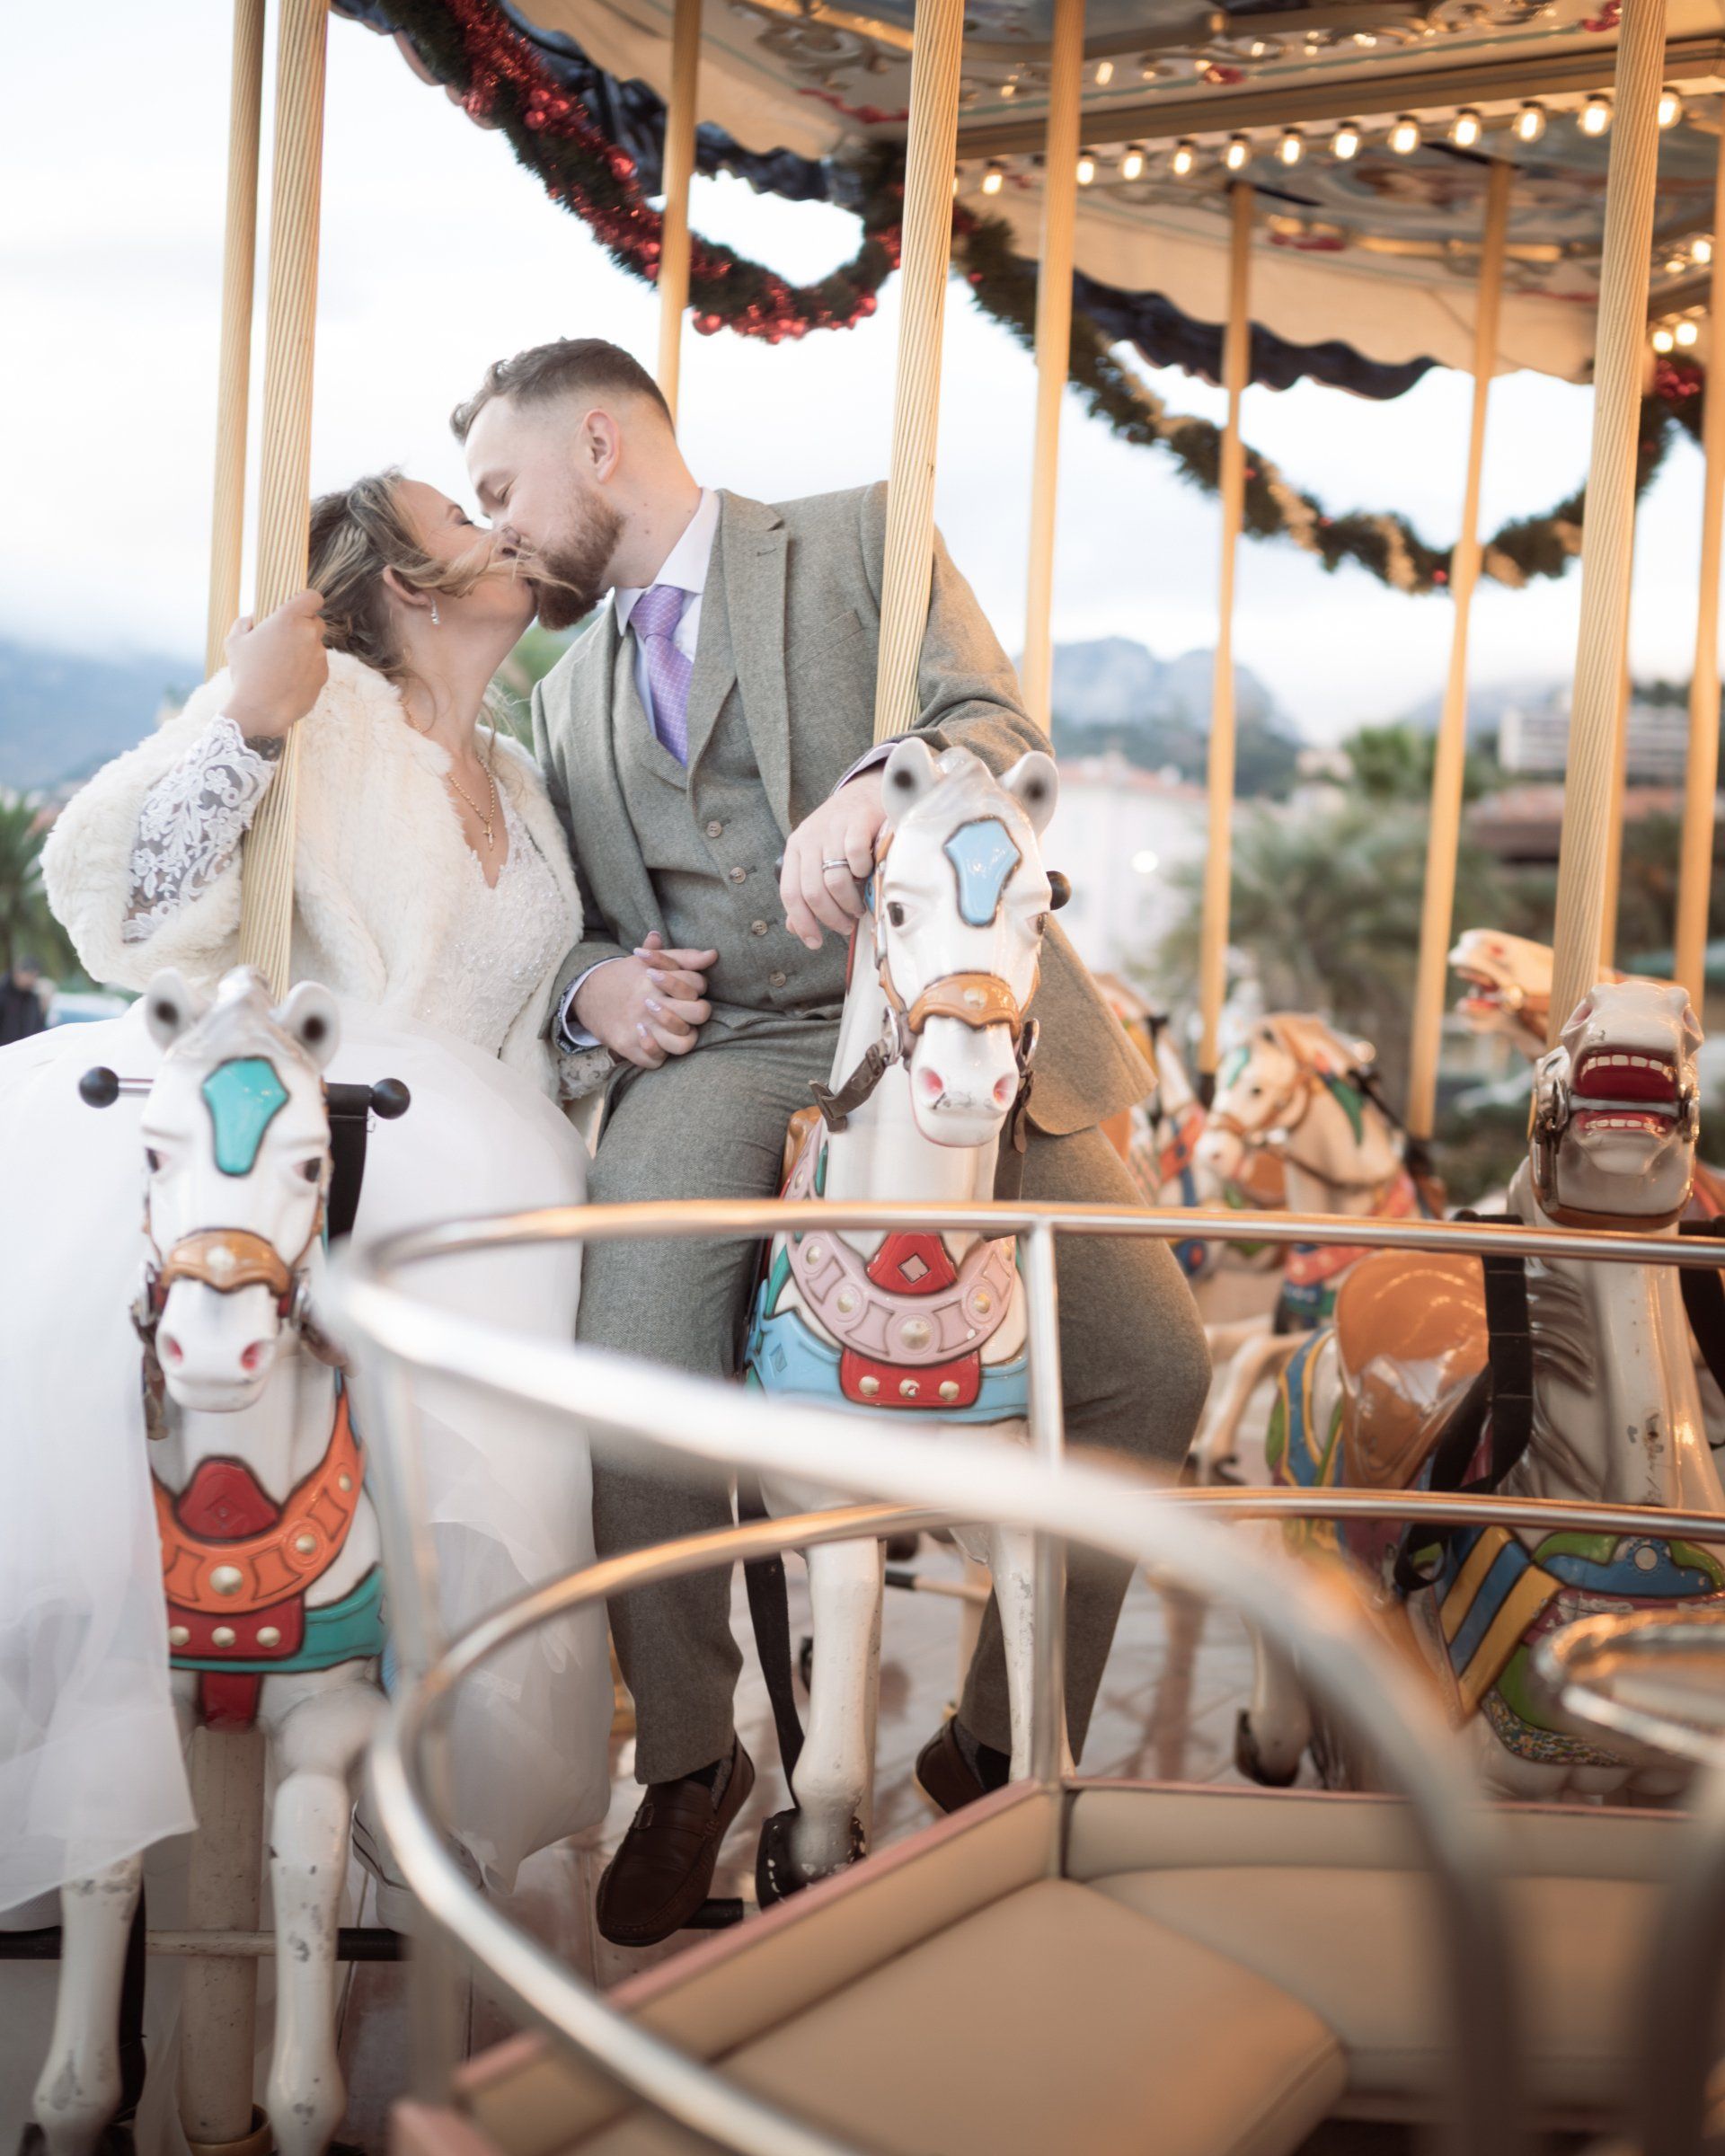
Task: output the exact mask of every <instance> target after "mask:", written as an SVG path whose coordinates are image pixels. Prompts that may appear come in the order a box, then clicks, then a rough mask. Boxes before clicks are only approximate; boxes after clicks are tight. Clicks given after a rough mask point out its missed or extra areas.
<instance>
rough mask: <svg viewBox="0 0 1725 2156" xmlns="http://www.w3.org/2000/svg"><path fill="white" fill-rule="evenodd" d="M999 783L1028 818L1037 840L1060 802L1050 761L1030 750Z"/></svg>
mask: <svg viewBox="0 0 1725 2156" xmlns="http://www.w3.org/2000/svg"><path fill="white" fill-rule="evenodd" d="M1001 784H1002V785H1003V786H1004V788H1005V789H1006V791H1007V792H1008V793H1010V794H1011V795H1012V797H1013V800H1015V801H1016V802H1017V803H1018V805H1019V807H1020V808H1022V810H1023V811H1024V813H1025V815H1026V816H1028V817H1030V819H1031V830H1033V831H1034V832H1035V833H1036V835H1037V836H1038V837H1039V838H1040V837H1041V835H1042V834H1043V833H1044V832H1045V831H1046V830H1047V829H1048V819H1049V817H1052V816H1053V814H1054V809H1055V804H1056V802H1057V801H1058V800H1059V799H1060V779H1059V774H1058V773H1057V772H1056V770H1055V768H1054V758H1053V757H1052V756H1049V755H1044V754H1043V752H1042V751H1041V750H1040V749H1039V748H1032V749H1030V750H1028V751H1027V752H1026V753H1025V754H1024V755H1022V756H1021V757H1020V758H1019V759H1018V762H1017V763H1016V764H1013V768H1012V769H1011V770H1010V771H1009V772H1008V773H1006V776H1005V777H1004V779H1003V780H1002V781H1001Z"/></svg>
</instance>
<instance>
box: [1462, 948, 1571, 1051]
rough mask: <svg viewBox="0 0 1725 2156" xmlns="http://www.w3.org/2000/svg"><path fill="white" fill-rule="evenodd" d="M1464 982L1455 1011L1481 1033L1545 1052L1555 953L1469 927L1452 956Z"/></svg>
mask: <svg viewBox="0 0 1725 2156" xmlns="http://www.w3.org/2000/svg"><path fill="white" fill-rule="evenodd" d="M1449 962H1450V965H1451V966H1452V967H1453V968H1455V972H1456V974H1457V975H1458V976H1459V977H1460V979H1461V983H1462V993H1461V994H1460V995H1459V996H1458V997H1457V998H1456V1002H1455V1009H1456V1011H1457V1012H1458V1013H1459V1014H1460V1016H1462V1017H1463V1018H1464V1019H1465V1020H1466V1021H1467V1022H1468V1024H1469V1025H1470V1026H1472V1027H1473V1030H1474V1031H1475V1032H1476V1033H1497V1034H1500V1035H1501V1036H1502V1037H1503V1038H1504V1039H1506V1040H1508V1041H1512V1042H1513V1043H1514V1044H1515V1046H1516V1047H1518V1048H1520V1049H1522V1050H1523V1051H1524V1052H1525V1053H1526V1054H1528V1055H1530V1056H1539V1055H1542V1054H1544V1047H1545V1037H1546V1028H1547V1026H1548V1025H1549V1023H1550V1021H1551V1011H1552V949H1551V945H1550V944H1549V943H1533V942H1530V941H1528V939H1527V938H1526V936H1510V935H1506V934H1504V933H1503V932H1502V931H1501V930H1500V929H1495V928H1470V929H1464V931H1463V932H1462V935H1461V938H1460V940H1459V941H1457V943H1456V945H1455V950H1452V951H1451V952H1450V954H1449Z"/></svg>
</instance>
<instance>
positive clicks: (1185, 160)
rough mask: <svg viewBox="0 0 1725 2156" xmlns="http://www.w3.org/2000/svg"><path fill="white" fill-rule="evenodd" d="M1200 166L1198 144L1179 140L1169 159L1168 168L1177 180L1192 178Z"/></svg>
mask: <svg viewBox="0 0 1725 2156" xmlns="http://www.w3.org/2000/svg"><path fill="white" fill-rule="evenodd" d="M1197 167H1198V146H1197V144H1196V143H1191V142H1177V143H1176V144H1175V145H1174V146H1173V150H1172V153H1171V154H1170V156H1169V159H1168V170H1169V171H1170V172H1172V174H1173V175H1174V178H1175V179H1176V180H1190V178H1191V176H1192V174H1193V172H1195V171H1196V170H1197Z"/></svg>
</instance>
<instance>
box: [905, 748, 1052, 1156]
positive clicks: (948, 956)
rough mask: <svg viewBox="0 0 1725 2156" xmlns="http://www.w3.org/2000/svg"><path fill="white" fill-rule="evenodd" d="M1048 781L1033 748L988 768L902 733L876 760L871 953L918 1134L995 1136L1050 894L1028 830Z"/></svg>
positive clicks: (1028, 1032) (1019, 1051)
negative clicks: (1001, 770) (878, 785)
mask: <svg viewBox="0 0 1725 2156" xmlns="http://www.w3.org/2000/svg"><path fill="white" fill-rule="evenodd" d="M1057 791H1058V782H1057V778H1056V776H1055V768H1054V764H1053V761H1052V759H1051V758H1050V757H1048V756H1046V755H1043V754H1042V752H1041V751H1040V750H1039V749H1032V750H1031V752H1030V753H1029V754H1028V755H1022V756H1021V757H1020V758H1019V760H1018V762H1017V763H1016V764H1013V768H1012V769H1011V770H1010V771H1009V772H1008V773H1006V775H1005V776H1004V778H1002V779H996V778H995V777H994V775H993V774H992V773H990V772H989V770H988V768H987V766H986V764H983V763H982V762H981V761H980V759H979V758H977V756H975V755H972V754H971V752H970V751H969V749H968V748H949V749H948V750H947V751H946V752H945V754H944V755H942V756H941V757H940V758H939V760H938V761H937V760H936V759H935V757H934V756H933V755H932V754H931V753H930V750H929V747H928V745H927V743H926V742H924V741H920V740H917V739H916V738H914V737H913V738H910V739H908V740H904V741H901V742H900V743H899V744H898V747H897V748H895V749H894V750H893V752H892V755H890V756H889V758H888V761H887V767H886V777H885V782H884V792H885V800H886V806H887V813H888V817H889V823H890V830H889V837H888V838H887V840H886V842H885V844H884V847H883V849H882V851H881V853H880V860H879V862H878V863H877V866H876V869H875V873H874V884H873V909H874V937H875V955H876V963H877V964H878V966H879V968H880V985H881V988H882V989H883V991H884V992H885V994H886V999H887V1005H888V1011H889V1021H890V1022H891V1024H892V1025H893V1026H894V1027H895V1029H896V1031H897V1036H898V1039H897V1046H898V1056H899V1058H900V1059H901V1060H902V1061H903V1063H904V1065H905V1066H906V1071H907V1075H908V1077H909V1080H910V1098H911V1111H912V1113H913V1115H914V1116H915V1118H916V1127H917V1128H918V1129H919V1130H920V1131H921V1132H922V1134H923V1135H924V1137H925V1138H929V1139H932V1140H933V1142H934V1143H935V1144H940V1145H958V1146H978V1145H982V1144H986V1143H987V1142H988V1141H989V1140H990V1139H991V1138H994V1137H996V1136H998V1135H999V1134H1000V1131H1001V1128H1002V1127H1003V1125H1004V1123H1005V1121H1006V1118H1007V1117H1008V1116H1010V1115H1011V1114H1012V1112H1013V1109H1014V1107H1015V1106H1016V1105H1017V1102H1018V1100H1019V1098H1020V1096H1021V1094H1022V1091H1023V1090H1024V1088H1025V1085H1026V1082H1027V1074H1028V1072H1029V1068H1030V1063H1031V1055H1032V1054H1033V1052H1034V1049H1035V1042H1036V1025H1035V1021H1033V1020H1031V1019H1027V1018H1026V1016H1025V1010H1026V1007H1027V1006H1028V1004H1029V1003H1030V1000H1031V996H1032V994H1034V993H1035V990H1036V980H1037V971H1038V968H1039V963H1040V959H1041V953H1042V937H1043V933H1044V931H1045V930H1046V928H1047V926H1048V913H1049V909H1050V907H1051V906H1053V904H1054V895H1053V887H1052V885H1051V884H1050V882H1049V879H1048V872H1047V870H1045V869H1044V868H1043V866H1042V859H1041V854H1040V852H1039V846H1038V841H1039V838H1040V836H1041V835H1042V833H1043V831H1044V830H1046V829H1047V827H1048V818H1049V817H1051V816H1052V815H1053V814H1054V807H1055V800H1056V797H1057Z"/></svg>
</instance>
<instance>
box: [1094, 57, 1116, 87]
mask: <svg viewBox="0 0 1725 2156" xmlns="http://www.w3.org/2000/svg"><path fill="white" fill-rule="evenodd" d="M1113 80H1114V63H1113V61H1112V60H1098V61H1097V63H1096V87H1097V88H1098V89H1099V90H1106V89H1107V87H1108V85H1109V84H1110V83H1111V82H1112V81H1113Z"/></svg>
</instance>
